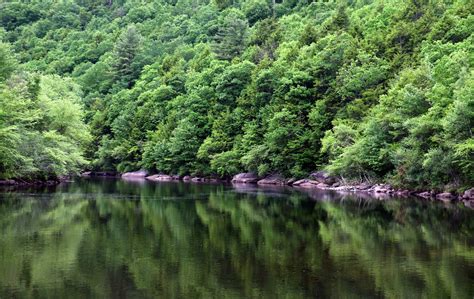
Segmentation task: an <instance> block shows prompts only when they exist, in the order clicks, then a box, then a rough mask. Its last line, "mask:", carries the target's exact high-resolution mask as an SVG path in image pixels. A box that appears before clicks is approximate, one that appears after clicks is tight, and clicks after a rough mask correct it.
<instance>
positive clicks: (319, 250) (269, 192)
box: [0, 178, 474, 298]
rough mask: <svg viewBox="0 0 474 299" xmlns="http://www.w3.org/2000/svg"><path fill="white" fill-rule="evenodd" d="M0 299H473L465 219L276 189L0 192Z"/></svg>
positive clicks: (423, 207) (473, 221)
mask: <svg viewBox="0 0 474 299" xmlns="http://www.w3.org/2000/svg"><path fill="white" fill-rule="evenodd" d="M0 232H1V235H2V238H1V239H0V298H4V297H34V298H43V297H48V298H50V297H56V298H66V297H67V298H75V297H78V298H90V297H94V298H95V297H101V298H104V297H109V298H110V297H114V298H115V297H117V298H120V297H132V298H133V297H139V298H143V297H154V298H156V297H162V298H242V297H246V298H282V297H283V298H311V297H320V298H328V297H334V298H369V297H386V298H472V297H473V295H474V211H472V210H470V209H467V208H465V207H464V206H462V205H461V204H451V205H447V204H443V203H434V202H427V201H420V200H414V199H400V200H379V199H370V198H356V197H353V196H347V195H345V196H344V195H340V194H335V193H327V192H320V191H319V192H318V191H314V190H306V191H304V190H303V191H301V190H296V189H292V188H285V187H274V188H259V187H256V186H232V185H206V184H185V183H177V182H171V183H151V182H146V181H122V180H115V179H107V178H105V179H100V180H96V179H94V180H92V179H89V180H78V181H76V182H74V183H71V184H64V185H59V186H57V187H48V188H35V189H31V188H30V189H21V190H16V191H11V190H3V192H0Z"/></svg>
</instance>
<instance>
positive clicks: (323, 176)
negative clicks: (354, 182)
mask: <svg viewBox="0 0 474 299" xmlns="http://www.w3.org/2000/svg"><path fill="white" fill-rule="evenodd" d="M309 177H310V178H312V179H313V180H316V181H318V182H320V183H324V184H327V185H332V184H334V183H335V182H336V181H337V178H336V177H334V176H332V175H330V174H329V173H328V172H327V171H317V172H313V173H312V174H310V175H309Z"/></svg>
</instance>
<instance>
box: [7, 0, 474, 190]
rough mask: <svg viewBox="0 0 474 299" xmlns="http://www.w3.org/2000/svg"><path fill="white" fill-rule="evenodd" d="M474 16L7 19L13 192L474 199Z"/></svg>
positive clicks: (75, 1)
mask: <svg viewBox="0 0 474 299" xmlns="http://www.w3.org/2000/svg"><path fill="white" fill-rule="evenodd" d="M473 12H474V2H473V1H470V0H434V1H428V0H407V1H398V0H350V1H311V0H305V1H296V0H280V1H275V0H215V1H210V0H150V1H138V0H107V1H105V0H104V1H98V0H96V1H94V0H65V1H35V0H32V1H6V2H2V3H0V26H1V28H0V41H1V43H0V179H8V178H25V179H32V178H51V177H57V176H61V175H66V174H71V173H75V172H78V171H80V170H82V169H97V170H99V169H100V170H112V171H119V172H125V171H131V170H137V169H147V170H150V171H152V172H163V173H173V174H180V175H184V174H192V175H199V176H220V177H229V176H232V175H234V174H236V173H238V172H243V171H249V172H256V173H258V174H259V175H262V176H264V175H268V174H273V173H278V174H282V175H284V176H286V177H296V178H301V177H306V176H307V175H308V173H310V172H311V171H314V170H316V169H326V170H328V171H330V172H331V173H333V174H336V175H339V176H342V177H344V178H346V179H354V180H373V181H384V182H390V183H391V184H394V185H397V186H406V187H409V188H438V189H450V190H456V189H458V190H459V189H463V188H466V187H472V185H473V183H474V133H473V128H474V76H473V69H472V65H473V64H474V37H473V34H472V33H473V32H474V15H473Z"/></svg>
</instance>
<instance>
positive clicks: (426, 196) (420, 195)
mask: <svg viewBox="0 0 474 299" xmlns="http://www.w3.org/2000/svg"><path fill="white" fill-rule="evenodd" d="M415 195H416V196H419V197H423V198H431V195H432V194H431V192H428V191H425V192H421V193H416V194H415Z"/></svg>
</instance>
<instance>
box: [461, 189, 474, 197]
mask: <svg viewBox="0 0 474 299" xmlns="http://www.w3.org/2000/svg"><path fill="white" fill-rule="evenodd" d="M462 197H463V198H464V199H474V188H471V189H468V190H466V191H464V194H463V196H462Z"/></svg>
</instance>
